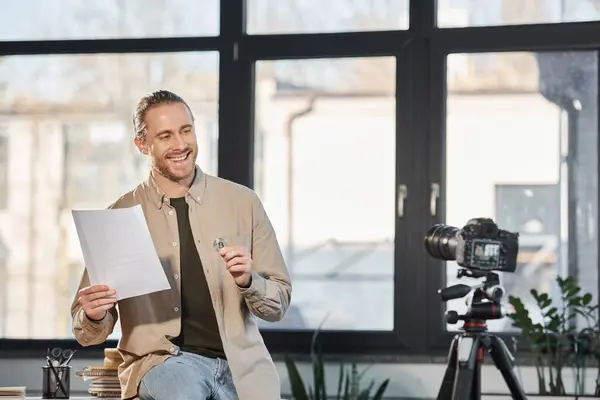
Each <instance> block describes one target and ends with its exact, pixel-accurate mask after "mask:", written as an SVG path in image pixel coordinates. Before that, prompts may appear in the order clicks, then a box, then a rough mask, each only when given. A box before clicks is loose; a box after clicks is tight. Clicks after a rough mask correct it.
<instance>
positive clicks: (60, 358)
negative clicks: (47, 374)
mask: <svg viewBox="0 0 600 400" xmlns="http://www.w3.org/2000/svg"><path fill="white" fill-rule="evenodd" d="M74 354H75V351H73V350H71V349H61V348H60V347H55V348H53V349H52V350H51V351H50V358H51V359H52V365H53V366H54V367H58V366H61V365H67V364H69V362H70V361H71V358H73V355H74Z"/></svg>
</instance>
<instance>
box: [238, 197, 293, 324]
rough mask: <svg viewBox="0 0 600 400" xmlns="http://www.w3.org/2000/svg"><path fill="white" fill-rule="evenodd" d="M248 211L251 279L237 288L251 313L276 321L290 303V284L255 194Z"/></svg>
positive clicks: (277, 245) (279, 250)
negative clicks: (250, 212) (250, 214)
mask: <svg viewBox="0 0 600 400" xmlns="http://www.w3.org/2000/svg"><path fill="white" fill-rule="evenodd" d="M252 214H253V215H252V219H253V224H252V248H251V253H252V281H251V284H250V286H249V287H248V288H246V289H240V291H241V293H242V296H243V297H244V299H245V300H246V304H247V305H248V308H249V309H250V311H251V312H252V313H253V314H254V315H256V316H257V317H258V318H261V319H263V320H265V321H269V322H276V321H280V320H281V319H282V318H283V316H284V315H285V312H286V311H287V308H288V307H289V305H290V299H291V294H292V284H291V280H290V276H289V273H288V270H287V267H286V265H285V260H284V258H283V254H282V253H281V248H280V247H279V243H278V241H277V236H276V234H275V231H274V229H273V226H272V224H271V221H270V220H269V217H268V216H267V213H266V211H265V209H264V206H263V204H262V202H261V201H260V199H259V198H258V196H256V195H254V198H253V204H252Z"/></svg>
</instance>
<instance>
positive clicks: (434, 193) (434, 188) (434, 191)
mask: <svg viewBox="0 0 600 400" xmlns="http://www.w3.org/2000/svg"><path fill="white" fill-rule="evenodd" d="M439 198H440V184H439V183H432V184H431V197H430V199H429V211H430V212H431V216H432V217H435V215H436V214H437V201H438V199H439Z"/></svg>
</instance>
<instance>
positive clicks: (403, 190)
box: [398, 185, 408, 218]
mask: <svg viewBox="0 0 600 400" xmlns="http://www.w3.org/2000/svg"><path fill="white" fill-rule="evenodd" d="M407 196H408V188H407V187H406V185H398V217H400V218H402V217H404V200H406V197H407Z"/></svg>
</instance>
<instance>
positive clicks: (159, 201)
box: [145, 165, 206, 209]
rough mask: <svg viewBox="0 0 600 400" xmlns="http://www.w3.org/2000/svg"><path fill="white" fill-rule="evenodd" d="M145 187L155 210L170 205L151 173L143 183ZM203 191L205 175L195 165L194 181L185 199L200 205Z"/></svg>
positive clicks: (168, 199)
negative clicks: (188, 197) (189, 198)
mask: <svg viewBox="0 0 600 400" xmlns="http://www.w3.org/2000/svg"><path fill="white" fill-rule="evenodd" d="M145 186H146V192H147V193H148V195H149V196H150V200H151V201H152V204H154V205H155V206H156V208H158V209H161V208H162V206H163V204H170V202H171V201H170V198H169V197H168V196H167V195H166V194H164V193H163V191H162V190H161V189H160V188H159V187H158V185H157V184H156V181H155V179H154V177H153V176H152V172H150V174H149V176H148V180H147V181H146V182H145ZM205 191H206V174H205V173H204V172H203V171H202V169H200V167H199V166H197V165H196V168H195V175H194V181H193V182H192V186H190V190H189V191H188V193H187V194H186V197H187V196H190V197H191V198H192V199H193V200H194V201H195V202H196V203H198V204H202V200H203V199H204V192H205Z"/></svg>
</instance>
